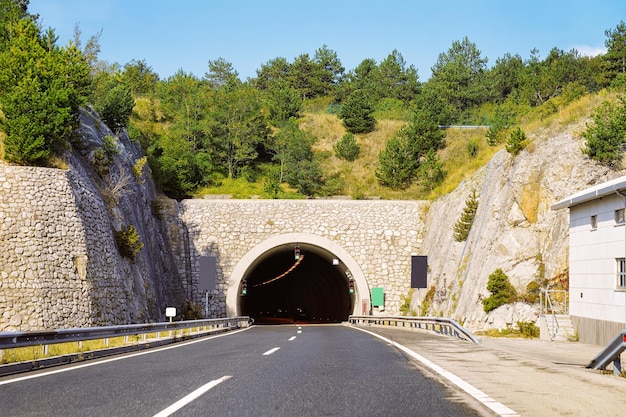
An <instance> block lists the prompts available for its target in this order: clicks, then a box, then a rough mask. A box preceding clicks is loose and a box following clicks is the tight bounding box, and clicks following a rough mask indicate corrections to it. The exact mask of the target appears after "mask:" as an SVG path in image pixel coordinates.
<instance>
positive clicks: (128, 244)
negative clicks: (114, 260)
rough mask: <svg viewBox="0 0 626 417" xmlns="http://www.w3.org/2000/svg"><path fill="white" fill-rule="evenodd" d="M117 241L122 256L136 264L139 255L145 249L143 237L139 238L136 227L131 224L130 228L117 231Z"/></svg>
mask: <svg viewBox="0 0 626 417" xmlns="http://www.w3.org/2000/svg"><path fill="white" fill-rule="evenodd" d="M115 241H116V243H117V249H118V250H119V251H120V255H122V256H123V257H124V258H128V259H130V260H131V262H135V259H136V257H137V254H138V253H139V251H140V250H141V249H142V248H143V243H142V242H141V236H139V233H138V232H137V229H135V226H133V225H132V224H131V225H130V226H128V227H123V228H122V230H120V231H119V232H118V231H115Z"/></svg>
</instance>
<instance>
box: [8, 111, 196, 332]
mask: <svg viewBox="0 0 626 417" xmlns="http://www.w3.org/2000/svg"><path fill="white" fill-rule="evenodd" d="M81 121H82V126H81V133H82V136H83V146H82V147H81V150H80V152H79V151H76V150H74V151H72V152H71V153H70V152H68V154H67V155H66V158H67V161H68V165H69V167H70V168H69V169H67V170H64V169H52V168H40V167H20V166H10V165H7V164H3V163H1V162H0V331H18V330H35V329H53V328H67V327H83V326H94V325H114V324H127V323H143V322H151V321H160V320H165V307H166V306H175V307H177V308H178V309H179V311H181V310H182V306H183V305H184V300H185V298H186V297H185V293H184V289H183V288H182V285H181V281H183V279H184V278H182V277H184V276H185V274H186V271H184V270H181V268H180V267H179V263H178V262H177V261H178V260H177V259H176V257H175V255H174V253H173V251H172V246H171V244H170V241H171V240H172V239H174V238H175V237H176V236H177V235H180V234H181V232H180V231H179V230H178V229H177V227H176V226H177V225H179V223H180V221H179V220H178V213H177V208H176V204H175V203H174V210H173V213H171V210H168V208H167V207H164V208H163V212H162V213H160V216H157V215H155V213H154V210H153V207H154V203H155V201H156V200H158V197H157V193H156V187H155V186H154V183H153V182H152V179H151V177H150V175H149V172H147V173H146V175H142V177H139V178H138V177H136V176H134V175H132V174H130V173H131V172H132V166H133V164H134V162H135V161H136V160H137V159H138V158H140V157H141V156H142V152H141V148H140V146H139V145H138V144H134V143H132V142H131V141H130V140H129V139H128V136H127V135H126V134H125V133H122V134H120V135H119V136H117V145H118V150H119V154H118V155H116V156H115V158H114V161H113V162H112V163H111V165H110V167H109V175H107V176H105V177H104V178H103V177H102V176H101V175H99V174H98V173H97V172H95V171H94V169H93V166H92V163H91V162H90V161H91V160H92V158H93V152H94V151H95V150H96V149H98V147H100V146H102V139H103V137H105V136H106V135H112V134H113V133H112V132H111V131H110V130H108V129H107V128H106V126H104V125H102V123H101V122H99V120H98V118H97V115H96V114H95V113H93V111H92V110H90V109H82V110H81ZM116 186H118V189H117V191H116V194H115V196H112V193H111V189H113V187H116ZM103 195H107V196H108V198H104V197H103ZM168 204H169V201H168ZM166 205H167V204H166ZM171 224H174V228H173V231H172V228H171V227H169V225H171ZM128 225H133V226H134V227H135V228H136V230H137V231H138V232H139V235H140V238H141V243H142V244H143V248H142V249H141V250H140V252H139V253H138V255H137V257H136V259H135V260H134V261H131V260H129V259H128V258H124V257H122V256H121V255H120V253H119V251H118V248H117V244H116V241H115V236H114V231H118V230H121V228H122V227H126V226H128ZM170 231H171V232H172V233H169V232H170ZM178 240H179V241H180V240H181V238H180V236H179V237H178ZM183 269H184V268H183Z"/></svg>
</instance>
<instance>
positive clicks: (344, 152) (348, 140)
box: [333, 133, 361, 161]
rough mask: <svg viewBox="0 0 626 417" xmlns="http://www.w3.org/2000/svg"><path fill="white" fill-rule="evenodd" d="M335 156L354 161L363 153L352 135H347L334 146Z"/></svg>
mask: <svg viewBox="0 0 626 417" xmlns="http://www.w3.org/2000/svg"><path fill="white" fill-rule="evenodd" d="M333 149H334V150H335V156H337V158H340V159H345V160H346V161H354V160H356V159H357V158H358V157H359V154H360V153H361V146H360V145H359V144H358V143H357V142H356V140H355V139H354V135H353V134H352V133H346V134H345V135H343V137H342V138H341V139H340V140H339V141H337V143H335V144H334V145H333Z"/></svg>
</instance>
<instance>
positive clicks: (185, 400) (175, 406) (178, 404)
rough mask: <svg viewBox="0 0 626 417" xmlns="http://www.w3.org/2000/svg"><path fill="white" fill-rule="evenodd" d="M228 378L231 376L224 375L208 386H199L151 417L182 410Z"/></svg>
mask: <svg viewBox="0 0 626 417" xmlns="http://www.w3.org/2000/svg"><path fill="white" fill-rule="evenodd" d="M230 378H232V376H231V375H225V376H223V377H221V378H220V379H215V380H213V381H211V382H209V383H208V384H205V385H203V386H201V387H200V388H198V389H197V390H195V391H193V392H191V393H189V394H187V395H185V396H184V397H183V398H181V399H180V400H178V401H176V402H175V403H174V404H172V405H170V406H169V407H167V408H165V409H163V410H162V411H159V412H158V413H156V414H155V415H154V416H153V417H168V416H170V415H172V414H174V413H175V412H176V411H178V410H180V409H181V408H183V407H184V406H186V405H187V404H189V403H190V402H192V401H193V400H195V399H197V398H198V397H200V396H201V395H203V394H205V393H206V392H207V391H208V390H210V389H211V388H213V387H215V386H217V385H219V384H221V383H222V382H224V381H226V380H228V379H230Z"/></svg>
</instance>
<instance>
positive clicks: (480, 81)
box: [427, 37, 491, 124]
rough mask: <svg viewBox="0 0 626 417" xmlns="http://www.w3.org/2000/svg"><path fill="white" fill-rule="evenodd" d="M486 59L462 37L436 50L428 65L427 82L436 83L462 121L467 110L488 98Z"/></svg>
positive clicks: (445, 99) (458, 118) (440, 92)
mask: <svg viewBox="0 0 626 417" xmlns="http://www.w3.org/2000/svg"><path fill="white" fill-rule="evenodd" d="M487 61H488V60H487V58H483V57H482V56H481V52H480V50H479V49H478V48H477V47H476V44H474V43H472V42H470V41H469V39H468V38H467V37H465V38H463V40H462V41H460V42H459V41H454V42H452V46H451V47H450V49H449V50H448V51H447V52H446V53H441V54H439V57H438V58H437V62H436V63H435V65H434V66H433V67H432V68H431V70H432V77H431V78H430V79H429V80H428V82H427V84H435V85H437V86H438V88H437V92H438V94H440V95H441V97H442V98H443V99H444V101H446V102H447V103H449V104H450V105H451V106H452V107H453V108H454V109H455V110H456V120H461V121H462V120H463V117H464V116H465V113H466V112H467V110H469V109H471V108H472V107H475V106H478V105H480V104H482V103H484V102H485V101H487V100H488V99H489V98H490V94H491V93H490V89H489V88H488V83H487V78H486V71H487ZM451 121H452V120H450V121H449V122H451ZM449 122H448V123H445V124H449Z"/></svg>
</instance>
